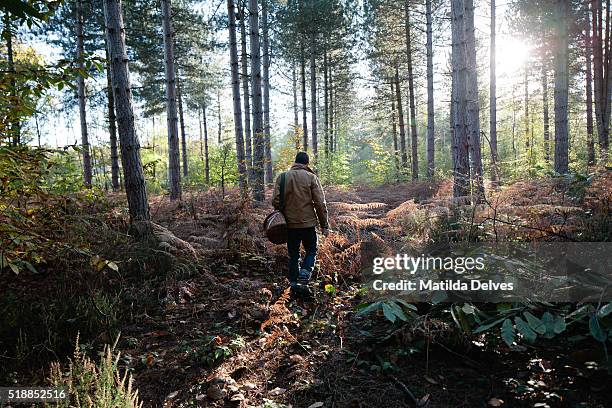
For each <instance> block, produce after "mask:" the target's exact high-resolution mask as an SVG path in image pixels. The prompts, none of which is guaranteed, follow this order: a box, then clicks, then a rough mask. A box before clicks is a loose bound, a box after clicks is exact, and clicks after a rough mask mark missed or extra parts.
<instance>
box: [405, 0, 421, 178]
mask: <svg viewBox="0 0 612 408" xmlns="http://www.w3.org/2000/svg"><path fill="white" fill-rule="evenodd" d="M409 8H410V6H409V0H406V2H405V4H404V12H405V13H404V14H405V16H406V27H405V29H406V57H407V60H408V92H409V99H408V100H409V103H410V133H411V136H412V138H411V143H410V146H411V147H412V180H417V179H418V178H419V151H418V149H417V147H418V146H417V144H418V135H417V120H416V104H415V102H414V72H413V69H412V38H411V36H410V10H409Z"/></svg>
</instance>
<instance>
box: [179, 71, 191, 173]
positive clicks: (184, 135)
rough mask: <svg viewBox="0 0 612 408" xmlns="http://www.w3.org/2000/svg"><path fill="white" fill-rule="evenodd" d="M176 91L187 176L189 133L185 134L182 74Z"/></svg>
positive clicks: (184, 167) (184, 165)
mask: <svg viewBox="0 0 612 408" xmlns="http://www.w3.org/2000/svg"><path fill="white" fill-rule="evenodd" d="M176 91H177V97H178V111H179V123H180V128H181V147H182V150H183V176H185V177H187V175H188V174H189V170H188V157H187V135H186V134H185V118H184V116H183V92H182V87H181V81H180V76H177V77H176Z"/></svg>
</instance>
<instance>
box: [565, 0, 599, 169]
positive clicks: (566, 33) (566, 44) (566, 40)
mask: <svg viewBox="0 0 612 408" xmlns="http://www.w3.org/2000/svg"><path fill="white" fill-rule="evenodd" d="M555 3H556V4H555V17H556V19H555V20H556V21H555V34H556V40H557V41H556V42H555V44H556V50H555V58H554V60H555V171H556V172H557V173H560V174H565V173H567V171H568V164H569V163H568V120H567V110H568V106H567V103H568V72H567V68H568V32H567V31H568V30H567V23H568V20H567V18H568V4H567V2H566V0H556V2H555ZM604 125H605V123H604Z"/></svg>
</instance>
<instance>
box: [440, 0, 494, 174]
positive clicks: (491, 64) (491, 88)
mask: <svg viewBox="0 0 612 408" xmlns="http://www.w3.org/2000/svg"><path fill="white" fill-rule="evenodd" d="M428 1H430V0H428ZM496 37H497V23H496V10H495V0H491V47H490V53H489V67H490V79H489V138H490V144H491V146H490V149H491V183H492V184H493V186H496V185H498V184H499V169H498V167H497V74H496V62H495V57H496V52H497V48H496V44H495V40H496Z"/></svg>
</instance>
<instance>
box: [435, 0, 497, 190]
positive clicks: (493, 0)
mask: <svg viewBox="0 0 612 408" xmlns="http://www.w3.org/2000/svg"><path fill="white" fill-rule="evenodd" d="M491 1H492V2H493V4H495V0H491ZM425 17H426V21H427V177H429V178H432V177H433V176H434V171H435V133H434V126H435V123H434V120H435V116H434V83H433V30H432V17H431V0H425Z"/></svg>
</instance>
